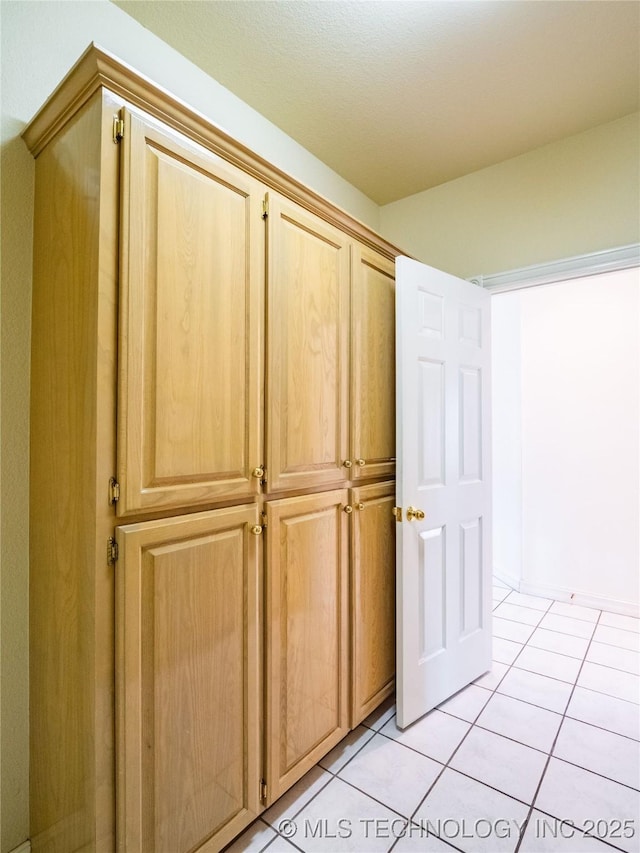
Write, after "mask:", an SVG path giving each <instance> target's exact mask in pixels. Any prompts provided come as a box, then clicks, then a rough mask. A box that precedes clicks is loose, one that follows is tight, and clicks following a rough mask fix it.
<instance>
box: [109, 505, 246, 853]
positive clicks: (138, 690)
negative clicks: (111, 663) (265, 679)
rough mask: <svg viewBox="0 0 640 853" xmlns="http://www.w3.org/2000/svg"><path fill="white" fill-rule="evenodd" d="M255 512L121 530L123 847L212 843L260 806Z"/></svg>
mask: <svg viewBox="0 0 640 853" xmlns="http://www.w3.org/2000/svg"><path fill="white" fill-rule="evenodd" d="M257 521H258V509H257V507H256V506H255V505H252V506H240V507H234V508H229V509H222V510H216V511H213V512H202V513H196V514H194V515H187V516H182V517H180V518H168V519H163V520H160V521H149V522H144V523H141V524H131V525H127V526H123V527H120V528H118V529H117V541H118V544H119V548H120V557H119V560H118V563H117V564H116V567H117V583H116V586H117V617H116V638H117V666H116V670H117V672H118V673H119V684H118V693H117V705H118V714H117V719H118V729H119V736H118V739H119V745H120V754H119V768H118V834H119V847H118V849H119V850H121V851H126V853H142V851H144V853H187V852H188V851H195V850H199V851H217V850H220V849H221V848H222V847H223V846H224V845H225V844H227V843H228V842H229V841H231V839H232V838H233V837H234V836H235V835H237V833H238V832H240V831H241V830H242V829H243V828H244V827H245V826H246V825H247V824H248V823H250V822H251V821H252V820H253V818H254V817H255V816H256V815H257V813H258V811H259V808H260V805H259V783H260V766H259V760H260V727H259V725H260V724H259V709H260V694H259V667H260V660H259V653H260V640H259V637H260V633H259V615H260V605H259V600H258V589H259V578H258V566H259V562H258V547H259V539H260V537H259V536H256V535H254V534H253V533H252V527H253V526H254V525H256V524H257ZM105 736H106V733H105Z"/></svg>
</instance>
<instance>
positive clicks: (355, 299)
mask: <svg viewBox="0 0 640 853" xmlns="http://www.w3.org/2000/svg"><path fill="white" fill-rule="evenodd" d="M352 279H353V280H352V288H351V376H352V381H351V407H352V424H351V445H350V446H351V459H352V461H353V468H352V477H353V479H354V480H357V479H360V478H362V477H392V476H393V475H394V473H395V455H396V425H395V407H396V399H395V266H394V264H393V262H392V261H390V260H388V259H387V258H385V257H383V256H382V255H380V254H378V253H377V252H374V251H372V250H371V249H368V248H367V247H365V246H361V245H360V244H358V243H356V244H355V245H354V247H353V263H352ZM363 463H364V464H363Z"/></svg>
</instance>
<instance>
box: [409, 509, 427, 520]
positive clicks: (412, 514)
mask: <svg viewBox="0 0 640 853" xmlns="http://www.w3.org/2000/svg"><path fill="white" fill-rule="evenodd" d="M414 518H415V520H416V521H422V519H423V518H424V512H423V511H422V510H421V509H416V508H415V507H413V506H408V507H407V521H413V520H414Z"/></svg>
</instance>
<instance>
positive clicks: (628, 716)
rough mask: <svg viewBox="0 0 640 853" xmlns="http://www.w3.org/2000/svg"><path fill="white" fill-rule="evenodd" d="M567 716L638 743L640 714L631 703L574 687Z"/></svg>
mask: <svg viewBox="0 0 640 853" xmlns="http://www.w3.org/2000/svg"><path fill="white" fill-rule="evenodd" d="M567 716H568V717H574V718H576V719H578V720H582V721H583V722H585V723H591V724H592V725H594V726H600V728H602V729H608V730H609V731H612V732H616V734H619V735H625V736H626V737H631V738H635V740H638V741H640V712H639V711H638V706H637V705H635V704H634V703H633V702H625V701H624V699H615V698H614V697H613V696H605V695H604V694H603V693H594V692H593V690H585V689H584V688H583V687H576V689H575V690H574V692H573V696H572V697H571V701H570V702H569V707H568V708H567Z"/></svg>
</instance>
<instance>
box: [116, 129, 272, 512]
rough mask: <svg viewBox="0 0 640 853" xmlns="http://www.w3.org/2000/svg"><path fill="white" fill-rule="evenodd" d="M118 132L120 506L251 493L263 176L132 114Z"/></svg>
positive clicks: (128, 508) (257, 452) (257, 444)
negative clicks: (257, 176) (120, 150)
mask: <svg viewBox="0 0 640 853" xmlns="http://www.w3.org/2000/svg"><path fill="white" fill-rule="evenodd" d="M123 144H124V145H126V149H125V151H124V170H123V202H122V218H123V226H122V293H121V311H120V316H121V349H120V362H121V369H120V399H119V412H118V419H119V460H118V469H119V471H118V476H119V479H120V485H121V500H120V503H119V506H118V511H119V514H120V515H126V514H127V513H128V514H131V513H132V512H139V511H141V510H148V509H160V508H167V507H181V506H187V505H193V504H196V505H197V504H202V503H206V502H211V501H212V500H219V499H221V498H225V497H231V496H242V495H250V494H254V493H256V492H257V490H258V487H259V484H258V481H257V480H256V479H255V478H252V477H251V471H252V469H253V468H254V467H256V466H257V465H259V464H260V463H261V462H262V451H261V431H262V422H261V416H260V403H261V355H260V353H261V348H262V339H261V336H262V332H261V329H262V314H263V269H264V264H263V247H264V225H263V222H262V219H261V213H260V202H261V197H262V193H261V189H260V185H259V184H257V183H256V182H253V181H252V180H251V179H250V178H248V177H247V176H245V175H244V174H243V173H242V172H240V171H239V170H235V169H234V168H233V167H232V166H230V165H227V164H225V163H224V162H223V161H222V160H220V159H219V158H217V157H215V156H213V155H210V154H208V153H206V152H201V151H200V150H198V149H196V148H195V147H194V148H189V147H183V146H182V145H181V144H180V140H177V139H176V137H175V135H169V134H168V133H167V134H165V133H163V132H161V131H160V130H158V129H156V128H155V127H154V126H152V125H149V124H145V123H144V122H143V121H142V120H141V119H140V118H138V117H137V116H135V115H132V116H130V120H129V126H128V132H127V133H126V134H125V141H124V143H123Z"/></svg>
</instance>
